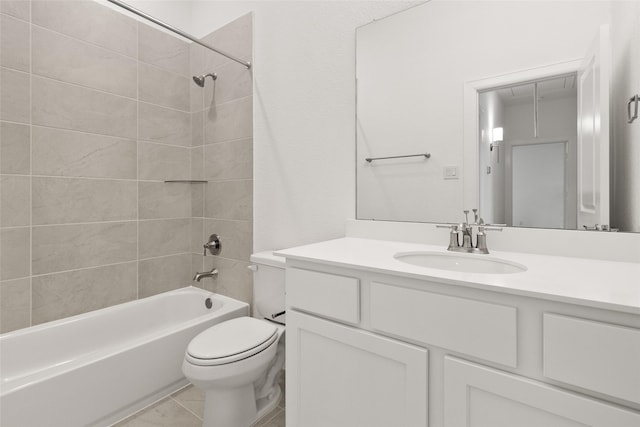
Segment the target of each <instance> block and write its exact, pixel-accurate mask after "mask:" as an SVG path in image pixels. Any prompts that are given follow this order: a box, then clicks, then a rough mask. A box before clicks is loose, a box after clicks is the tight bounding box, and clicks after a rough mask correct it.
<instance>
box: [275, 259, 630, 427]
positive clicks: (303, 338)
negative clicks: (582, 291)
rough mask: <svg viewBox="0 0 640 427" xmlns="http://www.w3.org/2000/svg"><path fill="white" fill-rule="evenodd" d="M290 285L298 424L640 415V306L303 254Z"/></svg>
mask: <svg viewBox="0 0 640 427" xmlns="http://www.w3.org/2000/svg"><path fill="white" fill-rule="evenodd" d="M286 289H287V426H289V427H309V426H325V427H341V426H345V427H353V426H385V427H386V426H393V427H396V426H397V427H400V426H410V427H414V426H416V427H417V426H432V427H461V426H480V427H483V426H487V427H489V426H490V427H500V426H505V427H522V426H524V427H526V426H532V427H533V426H536V427H538V426H551V425H553V426H584V425H588V426H606V427H626V426H628V427H637V426H640V320H639V319H640V318H639V316H638V315H637V314H634V313H628V312H618V311H616V310H610V309H604V308H597V307H590V306H582V305H580V304H576V303H573V302H570V301H562V300H559V301H558V300H549V299H541V298H535V297H534V296H531V297H530V296H524V295H513V294H511V293H509V292H504V290H503V289H495V290H493V289H483V288H477V287H475V288H474V287H473V286H464V285H461V284H459V283H458V284H452V283H450V281H449V283H447V281H446V280H442V281H438V280H437V279H434V278H432V277H431V278H429V279H418V278H415V277H406V275H405V276H403V275H402V274H399V275H397V276H395V275H393V274H390V273H388V272H376V271H371V270H363V269H356V268H354V269H351V268H348V267H344V266H335V265H329V264H323V263H321V262H312V261H309V260H298V259H295V258H293V259H287V283H286ZM303 289H304V290H305V291H304V292H301V290H303Z"/></svg>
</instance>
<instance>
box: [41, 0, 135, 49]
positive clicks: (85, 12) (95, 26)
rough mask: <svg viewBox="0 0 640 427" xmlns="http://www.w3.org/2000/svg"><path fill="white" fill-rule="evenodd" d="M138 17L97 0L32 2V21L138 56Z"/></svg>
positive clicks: (45, 0)
mask: <svg viewBox="0 0 640 427" xmlns="http://www.w3.org/2000/svg"><path fill="white" fill-rule="evenodd" d="M137 22H138V21H136V20H134V19H132V18H129V17H127V16H125V15H124V14H122V13H120V12H118V11H115V10H112V9H110V8H108V7H105V6H103V5H100V4H98V3H96V2H94V1H77V0H65V1H50V0H41V1H34V2H33V23H34V24H37V25H40V26H42V27H46V28H49V29H52V30H55V31H57V32H60V33H63V34H66V35H69V36H72V37H75V38H77V39H79V40H83V41H85V42H88V43H91V44H95V45H97V46H101V47H104V48H107V49H110V50H113V51H115V52H119V53H121V54H124V55H127V56H131V57H134V58H136V57H137V55H138V43H137V38H138V25H137Z"/></svg>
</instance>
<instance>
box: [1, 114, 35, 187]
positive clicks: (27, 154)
mask: <svg viewBox="0 0 640 427" xmlns="http://www.w3.org/2000/svg"><path fill="white" fill-rule="evenodd" d="M30 139H31V136H30V127H29V126H28V125H20V124H17V123H9V122H0V173H4V174H7V173H12V174H20V175H28V174H29V171H30V169H31V143H30Z"/></svg>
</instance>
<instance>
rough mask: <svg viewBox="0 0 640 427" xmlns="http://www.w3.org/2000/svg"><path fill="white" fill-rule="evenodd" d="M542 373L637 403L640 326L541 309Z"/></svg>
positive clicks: (639, 396) (639, 387) (639, 377)
mask: <svg viewBox="0 0 640 427" xmlns="http://www.w3.org/2000/svg"><path fill="white" fill-rule="evenodd" d="M543 319H544V320H543V324H544V352H543V363H544V376H545V377H547V378H551V379H554V380H558V381H562V382H564V383H567V384H572V385H575V386H578V387H582V388H586V389H588V390H593V391H597V392H600V393H604V394H608V395H610V396H614V397H618V398H620V399H625V400H628V401H631V402H635V403H640V329H634V328H629V327H624V326H617V325H611V324H608V323H601V322H596V321H592V320H583V319H577V318H575V317H568V316H561V315H557V314H551V313H544V315H543Z"/></svg>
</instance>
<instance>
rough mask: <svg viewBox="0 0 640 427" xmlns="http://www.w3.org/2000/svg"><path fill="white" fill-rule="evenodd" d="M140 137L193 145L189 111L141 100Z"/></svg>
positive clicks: (166, 142) (173, 143)
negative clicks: (172, 108)
mask: <svg viewBox="0 0 640 427" xmlns="http://www.w3.org/2000/svg"><path fill="white" fill-rule="evenodd" d="M139 114H140V130H139V135H140V139H144V140H147V141H154V142H162V143H163V144H170V145H180V146H183V147H188V146H190V145H191V117H190V114H189V113H186V112H183V111H178V110H171V109H169V108H163V107H159V106H157V105H152V104H146V103H144V102H140V106H139Z"/></svg>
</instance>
